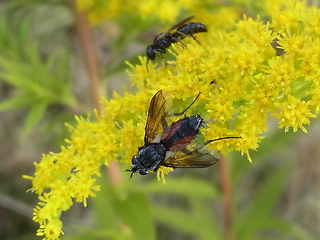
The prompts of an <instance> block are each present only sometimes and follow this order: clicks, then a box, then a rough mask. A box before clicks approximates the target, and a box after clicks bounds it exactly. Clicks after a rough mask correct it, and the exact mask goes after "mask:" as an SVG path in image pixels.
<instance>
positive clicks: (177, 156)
mask: <svg viewBox="0 0 320 240" xmlns="http://www.w3.org/2000/svg"><path fill="white" fill-rule="evenodd" d="M199 95H200V93H199V94H198V96H197V97H196V98H195V99H194V100H193V102H192V103H191V104H190V105H189V106H188V107H187V108H186V109H185V110H183V111H182V112H181V113H175V114H169V110H170V108H171V104H172V102H171V101H172V99H171V96H170V93H169V92H167V91H165V90H160V91H158V92H157V93H156V94H155V95H154V96H153V98H152V100H151V103H150V107H149V111H148V117H147V124H146V128H145V137H144V145H143V146H142V147H140V148H139V149H138V150H139V152H138V154H137V155H135V156H133V158H132V166H131V169H128V170H127V171H130V172H131V176H130V177H132V174H133V173H136V172H137V173H139V174H141V175H146V174H147V173H148V172H149V171H154V172H156V171H157V170H158V168H159V167H160V166H166V167H173V168H205V167H209V166H211V165H212V164H214V163H215V162H217V161H218V159H217V158H215V157H213V156H212V155H210V154H209V153H208V151H207V149H205V145H207V144H208V143H210V142H214V141H218V140H223V139H230V138H241V137H222V138H217V139H213V140H209V141H207V142H205V143H204V144H202V145H200V144H197V143H195V141H192V140H193V139H194V138H195V137H196V136H197V135H198V134H200V131H199V130H200V128H201V126H202V123H203V119H202V118H201V116H200V115H195V116H190V117H187V116H184V117H183V118H182V119H180V120H178V121H176V122H173V123H171V125H168V121H167V120H169V118H170V117H172V116H180V115H183V114H184V113H185V112H186V111H187V110H188V109H189V108H190V107H191V106H192V104H193V103H194V102H195V101H196V100H197V98H198V97H199Z"/></svg>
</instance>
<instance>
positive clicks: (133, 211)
mask: <svg viewBox="0 0 320 240" xmlns="http://www.w3.org/2000/svg"><path fill="white" fill-rule="evenodd" d="M114 207H115V209H116V211H117V213H118V214H119V216H120V217H121V219H122V220H123V221H124V222H125V223H126V224H127V225H128V226H129V227H130V228H131V230H132V231H133V232H134V233H135V236H136V238H135V239H137V240H138V239H150V240H152V239H155V229H154V225H153V218H152V216H151V208H150V205H149V202H148V200H147V198H146V196H145V195H143V194H141V193H133V194H130V195H129V196H128V197H127V198H126V199H124V200H123V201H115V202H114Z"/></svg>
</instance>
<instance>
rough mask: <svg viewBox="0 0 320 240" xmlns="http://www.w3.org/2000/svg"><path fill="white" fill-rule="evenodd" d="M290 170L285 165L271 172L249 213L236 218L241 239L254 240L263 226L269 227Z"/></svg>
mask: <svg viewBox="0 0 320 240" xmlns="http://www.w3.org/2000/svg"><path fill="white" fill-rule="evenodd" d="M289 170H290V167H289V166H288V165H285V166H283V167H281V168H279V169H277V170H276V171H273V172H270V176H269V177H268V179H267V180H266V182H265V183H264V184H262V185H261V186H260V190H259V191H258V193H257V194H256V196H255V197H254V198H253V199H252V201H251V204H250V206H249V207H248V209H247V211H246V212H245V213H244V214H243V215H241V216H239V215H238V216H237V217H236V218H235V223H236V224H235V232H236V236H238V237H239V239H252V238H253V237H254V236H255V233H256V232H258V231H259V230H261V229H262V228H263V226H265V225H269V222H270V218H271V214H272V210H273V208H274V207H275V204H276V203H277V200H278V199H279V196H280V194H281V192H282V190H283V187H284V184H285V182H286V179H287V177H288V173H289V172H290V171H289Z"/></svg>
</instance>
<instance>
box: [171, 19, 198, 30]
mask: <svg viewBox="0 0 320 240" xmlns="http://www.w3.org/2000/svg"><path fill="white" fill-rule="evenodd" d="M194 17H195V16H191V17H187V18H186V19H184V20H182V21H181V22H178V23H177V24H176V25H174V26H172V27H171V28H170V29H169V30H168V31H167V33H169V32H171V31H172V30H174V29H177V28H179V27H181V26H183V25H184V24H186V23H187V22H189V21H190V20H191V19H193V18H194Z"/></svg>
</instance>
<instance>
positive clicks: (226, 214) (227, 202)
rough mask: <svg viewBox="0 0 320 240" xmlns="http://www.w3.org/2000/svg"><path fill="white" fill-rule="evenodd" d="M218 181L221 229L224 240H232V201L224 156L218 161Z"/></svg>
mask: <svg viewBox="0 0 320 240" xmlns="http://www.w3.org/2000/svg"><path fill="white" fill-rule="evenodd" d="M219 166H220V181H221V187H222V192H223V228H224V234H225V239H227V240H233V239H234V238H233V235H232V230H231V227H232V201H231V183H230V175H229V169H228V164H227V161H226V157H225V156H221V158H220V161H219Z"/></svg>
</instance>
